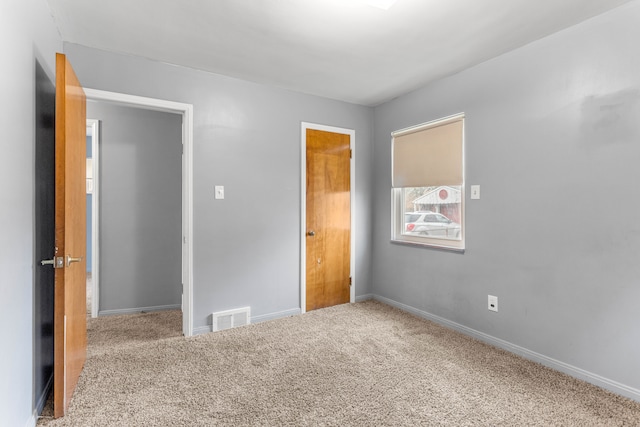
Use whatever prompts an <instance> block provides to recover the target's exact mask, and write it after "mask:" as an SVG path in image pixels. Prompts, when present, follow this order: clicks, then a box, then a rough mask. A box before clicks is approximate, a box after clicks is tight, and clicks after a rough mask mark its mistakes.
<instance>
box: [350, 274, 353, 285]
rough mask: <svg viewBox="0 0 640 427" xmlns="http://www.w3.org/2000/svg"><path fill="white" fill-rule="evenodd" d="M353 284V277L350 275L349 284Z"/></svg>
mask: <svg viewBox="0 0 640 427" xmlns="http://www.w3.org/2000/svg"><path fill="white" fill-rule="evenodd" d="M352 285H353V278H352V277H351V276H349V286H352Z"/></svg>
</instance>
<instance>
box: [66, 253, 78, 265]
mask: <svg viewBox="0 0 640 427" xmlns="http://www.w3.org/2000/svg"><path fill="white" fill-rule="evenodd" d="M72 262H82V257H78V258H73V257H72V256H71V255H67V267H69V266H70V265H71V263H72Z"/></svg>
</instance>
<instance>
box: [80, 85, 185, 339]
mask: <svg viewBox="0 0 640 427" xmlns="http://www.w3.org/2000/svg"><path fill="white" fill-rule="evenodd" d="M84 92H85V94H86V96H87V99H89V100H94V101H107V102H113V103H116V104H123V105H127V106H131V107H139V108H144V109H147V110H156V111H165V112H170V113H178V114H181V115H182V145H183V156H182V333H183V334H184V335H185V336H187V337H188V336H191V335H193V257H192V253H193V105H192V104H184V103H181V102H173V101H167V100H164V99H156V98H146V97H142V96H135V95H127V94H124V93H116V92H107V91H103V90H97V89H90V88H85V89H84ZM94 259H95V253H94Z"/></svg>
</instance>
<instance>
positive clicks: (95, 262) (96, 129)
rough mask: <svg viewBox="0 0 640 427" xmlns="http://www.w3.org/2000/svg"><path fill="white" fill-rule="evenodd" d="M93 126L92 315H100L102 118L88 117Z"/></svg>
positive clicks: (88, 126) (90, 126) (89, 123)
mask: <svg viewBox="0 0 640 427" xmlns="http://www.w3.org/2000/svg"><path fill="white" fill-rule="evenodd" d="M89 128H91V164H92V166H91V167H92V169H93V176H92V181H93V187H92V188H91V317H92V318H96V317H98V310H99V308H100V292H99V291H98V290H99V289H100V283H99V281H100V228H99V227H98V224H99V223H100V211H99V206H100V204H99V201H100V185H99V184H100V148H99V147H100V120H96V119H87V129H89Z"/></svg>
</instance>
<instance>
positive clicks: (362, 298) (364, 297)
mask: <svg viewBox="0 0 640 427" xmlns="http://www.w3.org/2000/svg"><path fill="white" fill-rule="evenodd" d="M372 299H373V294H364V295H358V296H357V297H356V302H362V301H369V300H372Z"/></svg>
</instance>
